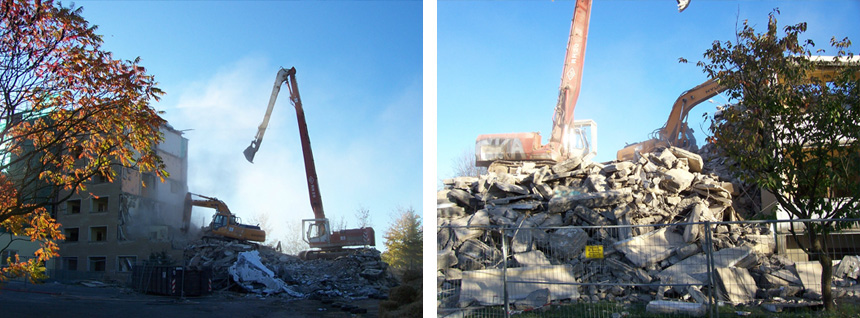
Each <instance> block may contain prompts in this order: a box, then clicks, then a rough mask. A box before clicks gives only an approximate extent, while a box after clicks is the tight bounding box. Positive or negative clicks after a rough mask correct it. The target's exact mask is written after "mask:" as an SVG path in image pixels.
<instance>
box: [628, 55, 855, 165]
mask: <svg viewBox="0 0 860 318" xmlns="http://www.w3.org/2000/svg"><path fill="white" fill-rule="evenodd" d="M809 59H810V60H811V61H813V62H816V63H817V64H816V67H815V69H813V70H811V71H809V72H807V73H806V80H811V79H813V78H818V79H820V80H823V81H831V80H832V79H833V77H834V76H836V73H837V72H838V71H839V69H840V68H842V67H845V66H846V65H849V63H852V62H853V63H856V62H857V61H858V60H857V59H856V58H843V59H839V60H838V61H834V59H835V57H833V56H815V57H810V58H809ZM725 90H726V89H725V87H723V86H722V85H720V84H719V83H718V82H717V80H715V79H709V80H707V81H705V82H704V83H702V84H699V85H698V86H696V87H693V88H691V89H689V90H687V91H685V92H683V93H681V96H678V98H677V99H676V100H675V103H674V104H673V105H672V111H671V112H670V113H669V119H668V120H666V124H664V125H663V127H661V128H658V129H657V130H656V131H655V132H654V134H653V135H654V138H651V139H649V140H646V141H643V142H638V143H635V144H631V145H627V146H626V147H624V148H623V149H621V150H619V151H618V153H617V154H616V157H617V159H618V160H620V161H623V160H633V159H634V157H635V155H636V153H649V152H652V151H654V150H655V149H657V148H668V147H678V148H682V149H686V150H690V151H696V139H695V137H694V136H693V131H692V130H691V129H690V128H689V127H688V126H687V115H688V114H689V113H690V110H692V109H693V107H696V105H698V104H701V103H702V102H704V101H706V100H709V99H711V98H712V97H714V96H717V94H720V93H722V92H723V91H725Z"/></svg>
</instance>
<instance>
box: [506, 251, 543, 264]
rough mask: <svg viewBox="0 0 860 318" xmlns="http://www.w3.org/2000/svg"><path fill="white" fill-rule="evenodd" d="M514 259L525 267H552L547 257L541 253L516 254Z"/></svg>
mask: <svg viewBox="0 0 860 318" xmlns="http://www.w3.org/2000/svg"><path fill="white" fill-rule="evenodd" d="M514 259H515V260H516V261H517V263H519V264H520V265H523V266H547V265H552V264H550V262H549V259H548V258H546V255H544V254H543V252H541V251H530V252H525V253H517V254H514Z"/></svg>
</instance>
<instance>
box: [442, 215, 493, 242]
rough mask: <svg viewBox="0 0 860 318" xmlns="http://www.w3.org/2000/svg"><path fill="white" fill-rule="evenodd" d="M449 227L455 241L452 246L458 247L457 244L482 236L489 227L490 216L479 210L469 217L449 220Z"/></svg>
mask: <svg viewBox="0 0 860 318" xmlns="http://www.w3.org/2000/svg"><path fill="white" fill-rule="evenodd" d="M450 225H451V226H452V228H451V230H452V231H453V232H454V237H455V240H456V242H455V244H454V246H459V243H462V242H464V241H466V240H469V239H473V238H476V237H478V236H481V235H482V234H484V231H485V230H486V228H487V227H488V226H490V215H489V214H488V213H487V211H484V210H480V211H478V212H475V214H472V215H470V216H466V217H462V218H459V219H454V220H451V223H450Z"/></svg>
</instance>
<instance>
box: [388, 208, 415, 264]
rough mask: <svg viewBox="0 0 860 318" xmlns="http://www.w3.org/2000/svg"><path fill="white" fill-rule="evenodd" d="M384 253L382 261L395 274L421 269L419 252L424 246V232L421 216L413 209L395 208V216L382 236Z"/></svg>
mask: <svg viewBox="0 0 860 318" xmlns="http://www.w3.org/2000/svg"><path fill="white" fill-rule="evenodd" d="M383 238H385V243H384V244H385V248H386V251H385V252H384V253H382V260H383V261H384V262H386V263H388V265H390V266H391V268H392V269H394V270H395V271H397V272H401V273H402V272H404V271H406V270H411V269H421V268H422V267H421V255H422V253H421V251H422V249H423V246H424V243H423V242H424V230H423V228H422V226H421V216H420V215H418V214H417V213H416V212H415V209H413V208H411V207H409V208H403V207H398V208H397V216H396V217H395V219H394V221H393V222H392V224H391V227H390V228H389V229H388V231H387V232H386V233H385V235H384V236H383Z"/></svg>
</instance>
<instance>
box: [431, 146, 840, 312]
mask: <svg viewBox="0 0 860 318" xmlns="http://www.w3.org/2000/svg"><path fill="white" fill-rule="evenodd" d="M718 160H720V159H719V158H718V157H716V156H710V157H708V158H707V160H703V159H702V157H701V156H699V155H698V154H697V153H693V152H690V151H686V150H683V149H679V148H674V147H673V148H669V149H659V150H658V151H655V152H654V153H646V154H641V155H638V154H637V157H636V158H635V160H633V161H622V162H610V163H597V162H592V161H591V160H590V159H589V158H573V159H570V160H567V161H565V162H561V163H559V164H557V165H555V166H551V167H539V168H538V167H535V166H528V165H525V166H522V167H520V168H519V169H517V171H516V172H513V173H504V174H496V173H492V172H491V173H488V174H487V175H483V176H481V177H459V178H454V179H448V180H445V181H444V184H445V189H444V190H441V191H439V192H438V193H437V201H438V205H437V223H438V224H439V226H440V227H439V230H438V232H437V244H438V263H437V269H438V273H437V282H438V286H437V287H438V288H439V291H440V295H441V297H440V301H439V304H438V305H439V306H440V307H441V308H456V307H464V306H468V305H470V304H475V303H478V304H481V305H498V304H501V301H502V300H501V299H500V297H498V295H500V294H501V290H502V286H501V278H500V277H501V268H502V267H503V265H502V264H503V257H502V255H503V254H502V246H503V244H506V246H507V248H508V251H509V252H510V253H511V257H509V258H508V259H507V260H504V261H506V263H507V266H508V269H507V271H506V275H507V276H508V279H509V280H514V281H516V280H519V281H541V280H543V281H554V280H556V281H568V282H570V281H573V282H577V283H584V284H585V285H581V286H577V285H562V284H530V283H519V284H513V285H509V286H508V293H509V295H510V299H511V300H517V302H515V305H517V304H518V305H520V306H519V307H521V308H520V309H522V308H523V307H525V308H529V307H533V306H539V305H542V304H546V303H549V302H550V301H552V300H563V299H572V300H585V301H597V300H617V301H635V302H642V301H645V302H651V304H652V305H653V307H655V308H658V307H660V308H662V307H665V306H668V307H669V308H670V309H672V310H674V308H676V307H677V306H678V304H682V305H686V304H683V303H696V304H699V305H702V304H704V303H705V302H706V300H707V298H706V297H704V295H705V292H710V291H711V290H706V289H704V288H708V285H709V284H708V279H707V260H706V254H705V253H704V250H703V248H708V246H712V248H713V250H714V251H715V252H714V254H713V256H714V265H715V267H716V285H718V286H713V287H714V289H713V291H716V293H715V295H717V296H718V298H719V299H720V300H722V301H728V302H733V303H751V302H753V301H761V300H762V299H768V298H772V297H782V298H783V299H790V298H791V297H806V298H807V299H816V298H820V287H819V288H818V290H817V291H815V289H814V288H812V287H811V286H812V285H818V284H819V283H818V282H813V281H809V282H805V281H803V280H802V279H801V278H803V276H804V275H803V273H804V272H807V271H813V272H814V271H818V272H819V273H820V270H821V268H820V266H818V267H817V269H816V268H815V266H816V265H817V264H818V263H817V262H808V263H801V262H798V263H795V262H793V261H790V260H788V259H786V258H784V257H781V256H779V255H775V254H774V251H775V237H774V235H773V232H772V231H771V230H770V229H769V228H767V227H760V226H754V225H738V224H722V225H719V226H716V227H715V228H712V235H711V238H709V239H708V240H709V242H710V245H705V244H704V243H705V240H706V238H705V237H704V234H705V229H704V226H703V225H702V224H687V223H696V222H704V221H735V220H739V219H741V217H740V215H749V213H751V212H753V211H755V210H754V209H755V207H754V206H753V205H754V204H756V202H755V201H756V200H754V199H752V198H748V197H746V196H745V195H742V194H744V193H747V192H748V191H749V190H750V189H749V188H744V189H742V188H741V187H742V185H741V184H740V183H739V182H736V181H735V182H732V180H730V179H727V178H728V173H727V172H726V170H725V169H723V168H721V167H719V165H718V164H724V162H716V161H718ZM711 162H714V163H715V164H716V165H715V167H716V169H720V170H714V168H711V170H708V169H705V164H706V163H709V164H710V163H711ZM740 198H743V199H740ZM566 226H583V227H566ZM490 227H496V228H503V229H505V230H504V231H498V230H488V228H490ZM559 227H565V228H559ZM500 233H503V234H500ZM587 246H601V248H602V255H600V257H599V258H595V257H592V256H590V255H588V253H587V251H586V247H587ZM843 263H849V262H844V261H843ZM837 272H838V271H837ZM847 272H850V271H848V270H846V273H847ZM809 277H814V276H809ZM817 277H820V274H819V276H817ZM856 278H857V276H856V274H855V275H854V276H853V277H852V276H847V275H844V274H843V275H842V276H841V277H837V276H836V275H834V279H835V281H837V283H838V284H843V285H853V284H856ZM843 280H844V281H843ZM630 284H651V285H649V286H637V287H635V288H631V287H629V285H630ZM625 285H627V286H626V287H625ZM661 285H666V286H661ZM804 287H805V288H804ZM703 290H704V292H703ZM667 301H668V302H667ZM667 303H668V305H666V304H667ZM682 307H683V306H682ZM694 307H695V305H694ZM696 308H697V309H696V310H702V311H703V310H704V306H703V305H702V306H698V307H696ZM655 310H657V311H659V308H658V309H655Z"/></svg>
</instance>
